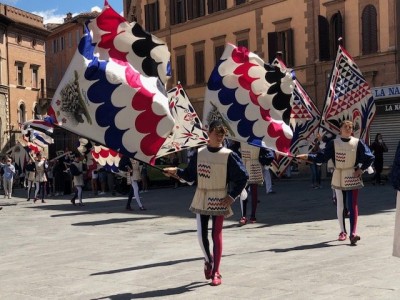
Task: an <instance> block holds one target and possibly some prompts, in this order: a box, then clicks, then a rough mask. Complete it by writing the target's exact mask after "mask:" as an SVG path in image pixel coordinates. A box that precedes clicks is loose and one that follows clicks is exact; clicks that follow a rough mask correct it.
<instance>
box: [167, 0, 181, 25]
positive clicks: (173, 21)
mask: <svg viewBox="0 0 400 300" xmlns="http://www.w3.org/2000/svg"><path fill="white" fill-rule="evenodd" d="M176 7H177V5H176V2H175V0H170V1H169V19H170V20H169V22H170V24H171V25H175V24H176V15H175V8H176ZM178 13H179V12H178Z"/></svg>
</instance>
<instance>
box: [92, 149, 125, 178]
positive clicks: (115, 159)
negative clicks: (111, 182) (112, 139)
mask: <svg viewBox="0 0 400 300" xmlns="http://www.w3.org/2000/svg"><path fill="white" fill-rule="evenodd" d="M90 154H91V156H92V158H93V159H94V161H96V163H97V164H99V165H100V166H102V167H104V168H105V169H106V170H107V171H111V172H114V173H117V172H118V171H119V168H118V165H119V161H120V160H121V157H122V155H121V154H120V153H118V152H116V151H114V150H111V149H109V148H107V147H104V146H101V145H95V146H93V149H92V151H91V152H90Z"/></svg>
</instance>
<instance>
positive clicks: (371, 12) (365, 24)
mask: <svg viewBox="0 0 400 300" xmlns="http://www.w3.org/2000/svg"><path fill="white" fill-rule="evenodd" d="M361 19H362V53H363V54H371V53H376V52H377V51H378V27H377V13H376V8H375V6H373V5H367V6H366V7H365V8H364V10H363V12H362V17H361Z"/></svg>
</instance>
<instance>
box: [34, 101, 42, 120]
mask: <svg viewBox="0 0 400 300" xmlns="http://www.w3.org/2000/svg"><path fill="white" fill-rule="evenodd" d="M33 118H34V119H42V116H41V113H40V107H39V104H37V103H36V105H35V107H34V108H33Z"/></svg>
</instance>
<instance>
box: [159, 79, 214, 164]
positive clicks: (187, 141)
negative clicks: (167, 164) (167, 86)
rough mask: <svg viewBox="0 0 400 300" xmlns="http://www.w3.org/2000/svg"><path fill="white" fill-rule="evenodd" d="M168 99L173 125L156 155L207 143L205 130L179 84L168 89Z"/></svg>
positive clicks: (163, 154)
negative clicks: (173, 120)
mask: <svg viewBox="0 0 400 300" xmlns="http://www.w3.org/2000/svg"><path fill="white" fill-rule="evenodd" d="M168 100H169V108H170V110H171V114H172V116H173V117H174V119H175V126H174V129H173V130H172V132H171V134H170V135H169V136H168V138H167V139H166V140H165V142H164V144H163V145H162V147H161V148H160V150H159V151H158V153H157V157H161V156H165V155H168V154H170V153H173V152H177V151H182V150H184V149H188V148H192V147H198V146H201V145H205V144H207V142H208V135H207V132H206V130H204V129H203V125H202V123H201V121H200V118H199V116H198V115H197V113H196V111H195V110H194V107H193V106H192V104H191V103H190V101H189V98H188V96H187V94H186V92H185V90H184V89H183V88H182V86H181V85H180V84H178V85H177V86H176V87H174V88H173V89H171V90H169V91H168Z"/></svg>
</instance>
